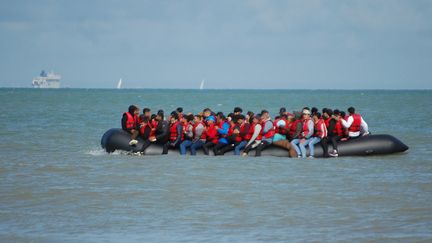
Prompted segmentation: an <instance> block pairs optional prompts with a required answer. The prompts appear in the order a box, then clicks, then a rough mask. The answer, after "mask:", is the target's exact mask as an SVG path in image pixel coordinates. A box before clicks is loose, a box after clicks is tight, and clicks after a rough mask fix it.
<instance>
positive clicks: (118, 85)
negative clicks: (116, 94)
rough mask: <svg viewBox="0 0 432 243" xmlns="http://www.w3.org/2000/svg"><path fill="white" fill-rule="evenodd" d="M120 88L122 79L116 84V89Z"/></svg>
mask: <svg viewBox="0 0 432 243" xmlns="http://www.w3.org/2000/svg"><path fill="white" fill-rule="evenodd" d="M121 86H122V79H120V80H119V81H118V83H117V89H121Z"/></svg>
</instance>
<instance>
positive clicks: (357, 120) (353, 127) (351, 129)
mask: <svg viewBox="0 0 432 243" xmlns="http://www.w3.org/2000/svg"><path fill="white" fill-rule="evenodd" d="M351 116H352V117H353V119H354V121H353V123H352V124H351V126H350V127H349V128H348V131H349V132H360V126H361V120H362V117H361V116H360V115H359V114H352V115H351Z"/></svg>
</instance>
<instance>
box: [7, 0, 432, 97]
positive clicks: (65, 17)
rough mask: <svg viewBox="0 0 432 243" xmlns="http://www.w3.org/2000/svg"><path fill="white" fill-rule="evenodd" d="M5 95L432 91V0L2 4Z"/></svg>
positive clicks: (15, 0) (14, 0) (46, 0)
mask: <svg viewBox="0 0 432 243" xmlns="http://www.w3.org/2000/svg"><path fill="white" fill-rule="evenodd" d="M0 56H1V58H0V72H1V74H2V75H1V76H0V87H31V80H32V78H33V77H35V76H38V75H39V73H40V72H41V70H43V69H44V70H46V71H51V70H53V71H55V72H57V73H60V74H61V75H62V76H63V78H62V85H63V86H66V87H72V88H115V87H116V85H117V82H118V80H119V79H120V78H122V80H123V86H124V87H125V88H198V87H199V85H200V83H201V80H203V79H205V88H212V89H242V88H248V89H431V88H432V1H430V0H411V1H407V0H349V1H342V0H339V1H336V0H334V1H331V0H326V1H324V0H323V1H320V0H298V1H291V0H273V1H264V0H238V1H232V0H218V1H206V0H172V1H170V0H154V1H147V0H136V1H135V0H131V1H130V0H121V1H120V0H118V1H110V0H74V1H69V0H38V1H24V0H0Z"/></svg>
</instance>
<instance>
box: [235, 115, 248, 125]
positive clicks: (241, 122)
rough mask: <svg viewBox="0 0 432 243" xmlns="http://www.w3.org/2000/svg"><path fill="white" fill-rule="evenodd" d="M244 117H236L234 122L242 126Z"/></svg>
mask: <svg viewBox="0 0 432 243" xmlns="http://www.w3.org/2000/svg"><path fill="white" fill-rule="evenodd" d="M245 119H246V117H245V116H244V115H241V114H240V115H237V117H236V120H237V124H243V123H244V121H245Z"/></svg>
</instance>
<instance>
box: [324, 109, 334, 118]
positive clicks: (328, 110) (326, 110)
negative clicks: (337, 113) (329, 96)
mask: <svg viewBox="0 0 432 243" xmlns="http://www.w3.org/2000/svg"><path fill="white" fill-rule="evenodd" d="M332 115H333V111H332V109H330V108H326V109H325V110H324V112H323V114H322V116H323V118H324V119H327V118H329V117H331V116H332Z"/></svg>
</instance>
